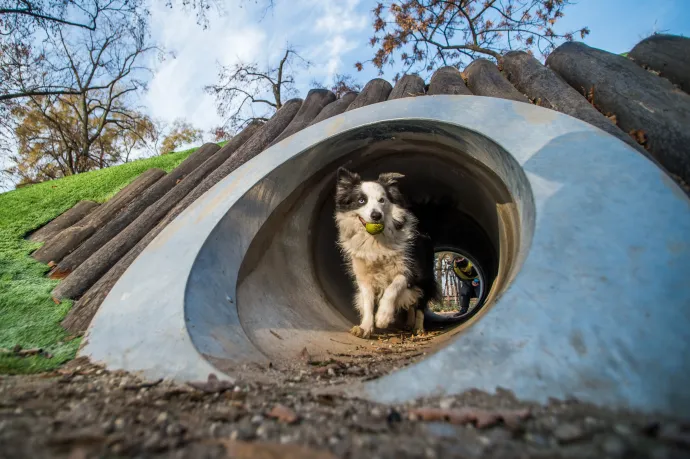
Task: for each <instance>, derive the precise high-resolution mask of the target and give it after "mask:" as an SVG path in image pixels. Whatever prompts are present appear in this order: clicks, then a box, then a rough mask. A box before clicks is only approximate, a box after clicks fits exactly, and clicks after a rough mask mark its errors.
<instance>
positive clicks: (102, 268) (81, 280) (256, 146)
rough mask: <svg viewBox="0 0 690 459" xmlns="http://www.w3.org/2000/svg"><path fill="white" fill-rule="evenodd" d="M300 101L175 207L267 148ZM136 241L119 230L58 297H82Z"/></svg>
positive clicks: (64, 283) (57, 291) (61, 288)
mask: <svg viewBox="0 0 690 459" xmlns="http://www.w3.org/2000/svg"><path fill="white" fill-rule="evenodd" d="M301 105H302V100H301V99H291V100H289V101H287V102H285V104H283V108H281V109H280V110H278V111H277V112H276V113H275V115H273V117H272V118H271V119H270V120H269V121H268V122H267V123H266V124H264V125H263V126H261V128H260V129H259V130H258V131H257V132H256V133H255V134H254V135H252V136H251V137H250V138H249V139H248V140H247V141H246V143H244V144H243V145H242V146H240V147H239V148H238V149H237V150H236V151H235V152H234V154H232V155H230V157H229V158H228V159H227V160H226V161H225V162H224V163H222V164H221V165H220V166H219V167H218V168H217V169H215V170H214V171H213V172H211V173H210V174H209V175H208V176H207V177H206V178H205V179H204V180H202V181H201V183H199V185H197V186H196V187H195V188H194V189H193V190H192V191H191V192H190V193H189V194H188V195H186V196H185V197H184V199H182V201H180V203H179V204H178V205H177V206H176V207H175V209H178V208H182V209H184V208H187V207H189V205H190V204H191V203H192V202H194V201H196V200H197V199H198V198H199V197H200V196H201V195H202V194H204V193H205V192H206V191H208V190H209V189H210V188H211V187H212V186H213V185H215V184H216V183H218V182H219V181H220V180H222V179H223V178H225V177H226V176H227V175H228V174H230V173H231V172H232V171H234V170H235V169H237V168H238V167H239V166H241V165H242V164H244V163H245V162H247V161H249V160H250V159H252V158H253V157H254V156H256V155H257V154H259V153H261V152H262V151H263V150H264V149H266V147H267V146H268V145H269V144H270V143H271V142H272V141H273V140H274V139H275V138H276V137H278V135H279V134H280V133H281V132H282V131H283V130H285V128H286V127H287V125H288V124H289V123H290V121H292V119H293V118H294V117H295V114H296V113H297V111H298V110H299V108H300V106H301ZM226 146H227V145H226ZM175 209H173V211H172V212H175ZM179 212H181V210H179V211H178V212H177V214H179ZM164 221H166V222H167V221H169V220H168V219H167V218H166V219H164ZM161 229H162V228H161ZM134 245H135V243H134V242H132V241H129V240H128V239H127V233H123V234H119V235H118V236H117V237H115V238H114V239H112V240H111V241H109V242H108V243H107V244H105V245H104V246H103V247H101V248H100V249H99V250H98V251H97V252H96V253H94V254H93V255H92V256H91V257H89V259H88V260H86V261H85V262H84V263H82V264H81V265H80V266H79V267H78V268H77V269H75V270H74V271H73V272H72V274H70V275H69V276H68V277H67V279H65V280H64V281H62V282H61V283H60V284H59V285H58V286H57V288H56V289H55V290H54V291H53V294H54V295H55V296H56V297H57V298H77V297H79V296H80V295H82V294H83V293H84V292H85V291H86V290H88V289H89V288H90V287H91V286H93V285H94V284H95V283H96V281H98V280H99V278H100V277H101V276H103V275H108V276H109V275H110V273H108V274H106V273H107V271H108V270H109V269H110V268H111V267H113V266H115V264H116V263H117V261H118V260H119V259H120V258H121V257H122V256H123V255H124V254H126V253H127V251H128V250H130V249H131V248H132V247H133V246H134ZM111 271H112V270H111ZM121 274H122V273H121V272H120V273H117V274H115V275H114V276H113V277H114V279H113V284H111V285H110V287H109V288H112V285H114V283H115V281H117V279H118V278H119V277H120V275H121ZM109 288H108V289H109ZM104 298H105V297H104ZM99 305H100V302H99ZM89 320H90V319H89Z"/></svg>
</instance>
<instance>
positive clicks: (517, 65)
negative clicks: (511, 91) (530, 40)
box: [503, 51, 651, 159]
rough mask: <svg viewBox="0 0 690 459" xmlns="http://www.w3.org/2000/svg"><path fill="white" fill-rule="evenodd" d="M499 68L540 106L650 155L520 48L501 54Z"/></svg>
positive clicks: (553, 73)
mask: <svg viewBox="0 0 690 459" xmlns="http://www.w3.org/2000/svg"><path fill="white" fill-rule="evenodd" d="M503 71H504V72H505V75H506V77H507V78H508V80H509V81H510V82H511V83H513V85H515V87H516V88H517V89H518V90H519V91H520V92H522V93H524V94H526V95H527V97H529V98H530V99H533V100H534V103H535V104H537V105H539V106H540V107H545V108H550V109H552V110H556V111H559V112H561V113H565V114H566V115H570V116H572V117H574V118H577V119H580V120H582V121H584V122H586V123H589V124H591V125H593V126H596V127H598V128H599V129H601V130H603V131H605V132H608V133H609V134H611V135H613V136H614V137H617V138H618V139H620V140H622V141H623V142H625V143H627V144H628V145H630V146H631V147H633V148H635V149H636V150H637V151H639V152H640V153H642V154H644V155H645V156H647V157H648V158H650V159H651V155H650V154H649V153H648V152H647V151H645V149H644V148H642V147H641V146H640V145H638V144H637V142H635V140H633V139H632V138H631V137H630V136H629V135H627V134H626V133H625V132H623V131H621V130H620V129H618V127H617V126H616V125H615V124H614V123H613V122H612V121H611V120H610V119H608V118H607V117H605V116H604V115H602V114H601V113H599V111H597V109H596V108H594V107H592V104H590V103H589V102H587V99H585V98H584V97H583V96H582V94H580V93H579V92H577V91H576V90H574V89H573V88H571V87H570V86H569V85H568V83H566V82H565V81H564V80H563V79H562V78H561V77H560V76H558V75H557V74H556V73H555V72H554V71H552V70H550V69H548V68H546V67H544V66H543V65H541V64H540V63H539V61H538V60H536V59H535V58H534V57H532V56H530V55H529V54H527V53H525V52H523V51H511V52H509V53H507V54H506V55H505V56H504V57H503Z"/></svg>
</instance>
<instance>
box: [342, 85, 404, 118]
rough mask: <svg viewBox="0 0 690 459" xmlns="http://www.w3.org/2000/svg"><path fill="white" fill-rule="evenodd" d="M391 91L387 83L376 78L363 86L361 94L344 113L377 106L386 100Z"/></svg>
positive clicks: (391, 88)
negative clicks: (368, 106)
mask: <svg viewBox="0 0 690 459" xmlns="http://www.w3.org/2000/svg"><path fill="white" fill-rule="evenodd" d="M392 90H393V87H392V86H391V84H390V83H389V82H387V81H386V80H383V79H381V78H376V79H375V80H371V81H370V82H369V83H367V84H366V85H365V86H364V89H362V92H360V93H359V95H358V96H357V97H356V98H355V100H354V101H352V103H351V104H350V106H349V107H347V110H345V111H346V112H349V111H350V110H354V109H357V108H360V107H364V106H366V105H371V104H377V103H379V102H383V101H384V100H386V99H388V95H389V94H390V93H391V91H392Z"/></svg>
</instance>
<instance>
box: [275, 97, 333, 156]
mask: <svg viewBox="0 0 690 459" xmlns="http://www.w3.org/2000/svg"><path fill="white" fill-rule="evenodd" d="M334 101H335V94H333V93H332V92H331V91H329V90H327V89H312V90H310V91H309V93H308V94H307V98H306V99H305V101H304V103H303V104H302V106H301V107H300V109H299V111H298V112H297V114H296V115H295V117H294V118H293V119H292V121H291V122H290V124H289V125H288V127H286V128H285V130H284V131H283V132H282V133H281V134H280V135H279V136H278V138H277V139H275V140H274V141H273V143H271V146H273V145H275V144H277V143H278V142H280V141H281V140H283V139H287V138H288V137H290V136H291V135H292V134H294V133H295V132H298V131H301V130H302V129H304V128H305V127H307V126H309V124H310V123H311V122H312V121H313V120H314V118H316V116H317V115H318V114H319V113H320V112H321V110H323V109H324V107H326V106H327V105H329V104H330V103H332V102H334Z"/></svg>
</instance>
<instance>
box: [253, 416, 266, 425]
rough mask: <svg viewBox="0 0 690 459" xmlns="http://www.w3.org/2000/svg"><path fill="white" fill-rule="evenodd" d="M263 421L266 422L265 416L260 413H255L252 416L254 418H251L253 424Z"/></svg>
mask: <svg viewBox="0 0 690 459" xmlns="http://www.w3.org/2000/svg"><path fill="white" fill-rule="evenodd" d="M262 422H264V417H263V416H261V415H260V414H255V415H254V416H252V419H251V423H252V424H261V423H262Z"/></svg>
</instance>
